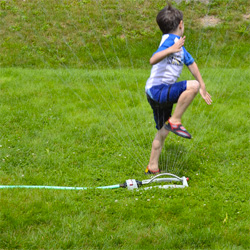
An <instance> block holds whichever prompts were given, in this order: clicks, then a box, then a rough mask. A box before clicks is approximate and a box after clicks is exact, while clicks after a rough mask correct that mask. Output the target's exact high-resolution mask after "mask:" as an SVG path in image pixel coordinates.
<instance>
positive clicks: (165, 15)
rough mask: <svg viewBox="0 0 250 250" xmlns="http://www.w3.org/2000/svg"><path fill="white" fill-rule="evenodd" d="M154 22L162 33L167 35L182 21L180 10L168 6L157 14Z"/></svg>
mask: <svg viewBox="0 0 250 250" xmlns="http://www.w3.org/2000/svg"><path fill="white" fill-rule="evenodd" d="M156 21H157V23H158V26H159V27H160V29H161V31H162V33H163V34H169V33H171V32H174V31H176V29H177V28H178V26H179V24H180V23H181V21H183V14H182V12H181V11H180V10H177V9H175V8H173V7H172V6H171V5H170V4H168V5H167V6H166V7H165V8H164V9H162V10H161V11H160V12H159V13H158V15H157V17H156Z"/></svg>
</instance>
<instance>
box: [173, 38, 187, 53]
mask: <svg viewBox="0 0 250 250" xmlns="http://www.w3.org/2000/svg"><path fill="white" fill-rule="evenodd" d="M185 39H186V37H185V36H184V37H181V38H180V39H179V40H178V41H177V42H176V43H175V44H174V45H172V46H171V47H170V48H171V50H172V53H176V52H179V51H181V47H182V46H183V45H184V43H185Z"/></svg>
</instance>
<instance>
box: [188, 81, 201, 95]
mask: <svg viewBox="0 0 250 250" xmlns="http://www.w3.org/2000/svg"><path fill="white" fill-rule="evenodd" d="M199 89H200V83H199V82H198V81H196V80H192V81H187V90H193V91H194V92H195V93H198V91H199Z"/></svg>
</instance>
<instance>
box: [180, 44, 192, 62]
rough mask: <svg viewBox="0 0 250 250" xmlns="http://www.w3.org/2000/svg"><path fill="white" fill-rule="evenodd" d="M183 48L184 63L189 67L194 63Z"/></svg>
mask: <svg viewBox="0 0 250 250" xmlns="http://www.w3.org/2000/svg"><path fill="white" fill-rule="evenodd" d="M182 48H183V52H184V63H185V65H186V66H189V65H191V64H192V63H193V62H194V58H193V57H192V56H191V55H190V54H189V53H188V52H187V50H186V49H185V48H184V47H182Z"/></svg>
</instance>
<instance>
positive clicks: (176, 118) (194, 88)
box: [169, 80, 200, 124]
mask: <svg viewBox="0 0 250 250" xmlns="http://www.w3.org/2000/svg"><path fill="white" fill-rule="evenodd" d="M199 88H200V84H199V82H198V81H195V80H191V81H187V88H186V90H185V91H184V92H182V94H181V95H180V97H179V99H178V102H177V104H176V108H175V111H174V113H173V115H172V116H171V118H170V119H169V121H170V122H171V123H174V124H176V123H181V117H182V115H183V113H184V112H185V111H186V109H187V107H188V106H189V105H190V103H191V102H192V101H193V99H194V98H195V96H196V94H197V93H198V91H199Z"/></svg>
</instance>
